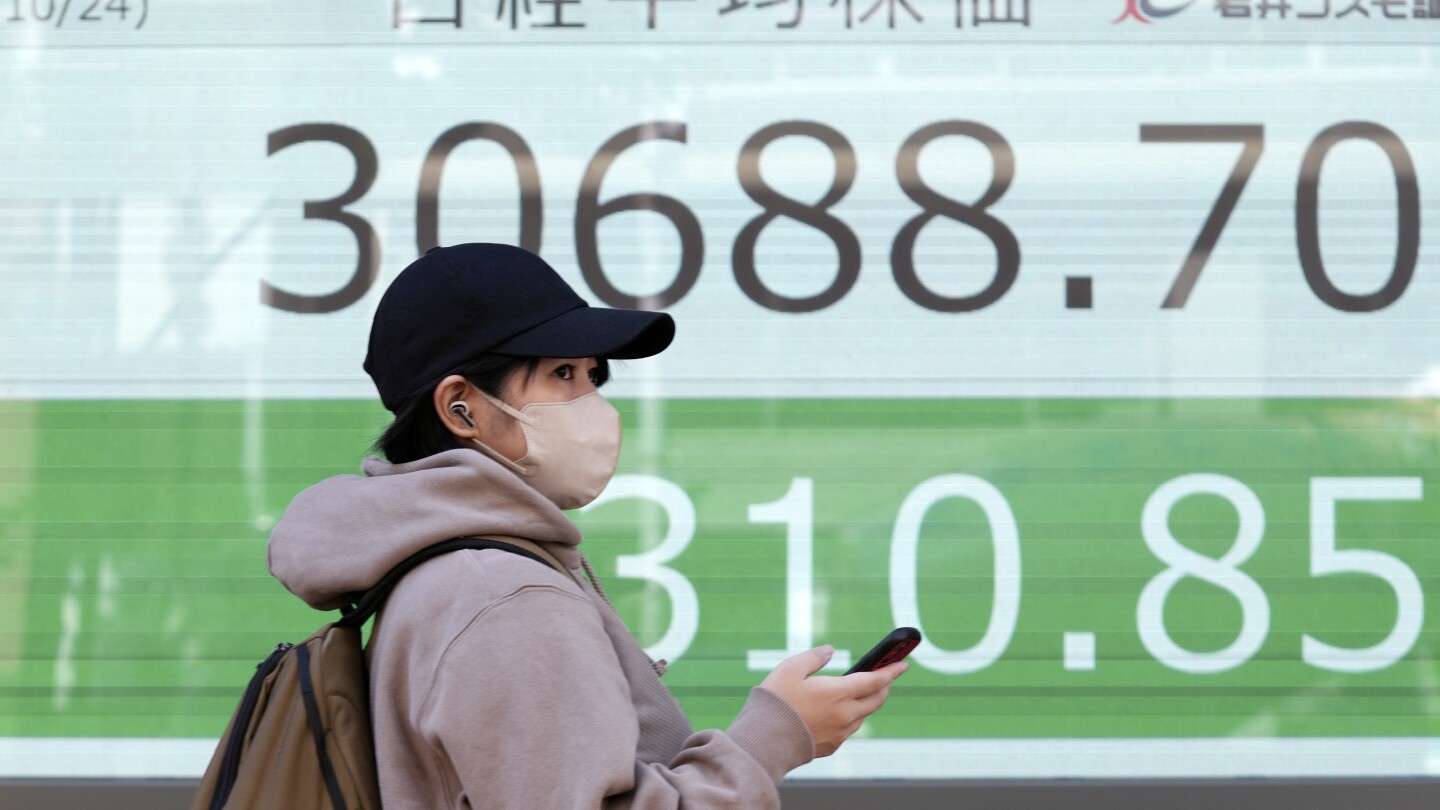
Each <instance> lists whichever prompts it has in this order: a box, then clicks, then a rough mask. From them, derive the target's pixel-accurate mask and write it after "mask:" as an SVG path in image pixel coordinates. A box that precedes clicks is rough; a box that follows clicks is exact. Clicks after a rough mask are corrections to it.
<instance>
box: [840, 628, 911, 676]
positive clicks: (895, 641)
mask: <svg viewBox="0 0 1440 810" xmlns="http://www.w3.org/2000/svg"><path fill="white" fill-rule="evenodd" d="M919 643H920V631H919V630H916V629H915V628H913V627H901V628H897V629H896V630H895V631H894V632H893V633H891V634H890V635H888V636H886V637H885V638H884V640H882V641H881V642H880V643H879V644H876V645H875V646H874V647H872V648H871V649H870V652H867V653H865V655H864V656H862V657H861V658H860V660H859V661H856V662H855V666H853V667H850V669H849V670H847V671H846V672H845V674H846V675H849V674H850V673H852V672H870V671H871V670H876V669H879V668H881V667H883V666H885V665H886V664H893V663H895V662H896V661H899V660H900V659H902V658H904V657H905V656H907V655H909V654H910V651H911V650H913V649H915V647H916V645H918V644H919Z"/></svg>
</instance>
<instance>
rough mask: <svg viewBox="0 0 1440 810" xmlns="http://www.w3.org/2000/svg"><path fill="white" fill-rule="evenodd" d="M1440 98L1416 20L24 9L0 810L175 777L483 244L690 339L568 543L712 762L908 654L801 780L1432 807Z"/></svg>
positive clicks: (122, 6)
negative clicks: (798, 691) (1319, 787)
mask: <svg viewBox="0 0 1440 810" xmlns="http://www.w3.org/2000/svg"><path fill="white" fill-rule="evenodd" d="M1437 68H1440V2H1437V0H1364V1H1363V2H1361V1H1360V0H1293V2H1289V1H1286V2H1280V1H1279V0H1253V1H1251V0H1218V1H1217V0H1192V1H1191V2H1184V0H1048V1H1047V0H1034V2H1028V0H1014V1H1013V2H1011V1H1010V0H998V1H995V0H943V1H942V0H874V1H873V2H872V0H853V2H852V0H833V1H832V2H828V3H827V2H811V3H805V2H804V0H527V2H519V0H487V2H483V3H482V2H475V1H474V0H424V1H423V2H420V1H419V0H399V2H396V0H367V2H341V1H340V0H328V2H309V3H298V4H297V3H282V2H264V1H262V0H230V2H220V1H219V0H188V1H187V2H184V3H180V2H164V0H148V1H147V0H93V2H92V0H4V2H3V3H0V70H3V71H4V75H5V82H4V87H3V90H0V95H3V98H4V99H5V102H6V103H5V104H4V105H3V107H0V123H3V128H0V146H3V153H0V155H3V156H0V166H3V172H0V175H3V178H4V179H3V181H0V233H3V237H4V238H0V274H3V283H0V292H3V294H0V436H3V441H0V777H119V776H171V777H195V776H198V775H199V773H200V772H201V771H202V770H203V769H204V767H205V764H206V763H207V762H208V761H209V758H210V755H211V753H212V752H213V750H214V744H215V739H216V738H217V737H218V735H219V734H220V732H221V731H222V730H223V729H224V726H225V724H226V722H227V720H228V719H229V717H230V714H231V712H232V711H233V710H234V708H235V706H236V704H237V702H238V701H239V698H240V694H241V692H242V690H243V688H244V685H245V683H246V682H247V681H248V679H249V677H250V675H251V674H252V673H253V672H254V665H255V664H256V663H258V662H259V661H260V660H261V659H262V658H264V657H265V655H266V653H267V652H268V651H269V650H270V649H272V648H273V647H274V645H275V644H276V643H277V642H280V641H298V640H299V639H300V638H303V637H304V636H306V635H308V634H309V633H310V632H311V631H312V630H313V629H314V628H316V627H318V626H320V625H321V624H323V623H324V622H326V621H329V620H330V618H331V616H329V615H326V614H321V613H318V612H315V611H313V610H310V609H309V608H307V607H306V606H305V605H304V604H302V603H301V602H300V601H299V600H298V599H297V598H295V597H293V596H291V595H290V594H288V593H287V592H285V591H284V589H283V588H282V587H281V586H280V585H279V583H278V582H276V581H275V580H274V579H273V578H272V577H270V575H269V574H268V572H267V570H266V560H265V543H266V539H267V537H268V534H269V530H270V529H271V527H272V526H273V525H274V523H275V521H276V520H277V519H278V518H279V516H280V515H281V514H282V513H283V512H284V510H285V507H286V505H287V504H288V503H289V502H290V499H291V498H293V497H294V496H295V494H296V493H297V492H299V491H300V490H302V489H303V488H305V487H307V486H309V485H311V484H313V483H316V482H318V481H319V480H321V479H323V478H326V477H328V476H331V475H336V474H340V473H358V472H359V463H360V460H361V459H362V458H363V457H364V456H365V455H366V453H367V448H368V447H369V446H370V444H371V442H372V441H374V439H375V438H376V437H377V436H378V435H379V434H380V432H381V431H383V429H384V428H385V426H386V425H387V424H388V417H389V414H388V413H387V412H386V411H385V410H384V409H383V408H382V407H381V405H380V404H379V402H378V399H377V397H376V394H375V391H374V388H373V386H372V384H371V382H370V380H369V378H368V377H367V376H366V375H365V373H364V371H363V370H362V368H361V361H362V360H363V358H364V355H365V349H366V341H367V338H368V334H369V327H370V319H371V315H372V314H373V312H374V310H375V306H376V304H377V302H378V301H379V298H380V296H381V294H382V293H383V291H384V289H385V286H386V284H387V283H388V282H389V280H391V279H393V278H394V277H395V275H396V274H397V273H398V272H399V271H400V270H401V269H402V268H404V267H405V266H406V265H407V264H409V263H410V262H411V261H413V260H414V258H415V257H416V256H418V255H420V253H422V252H423V251H424V250H426V249H427V248H429V247H432V246H434V245H436V244H447V245H448V244H454V243H459V242H475V241H490V242H506V243H511V244H519V245H522V246H525V247H527V248H529V249H531V250H535V251H537V252H539V253H540V254H541V255H543V256H544V257H545V258H546V259H547V260H548V261H549V262H550V263H551V264H552V265H553V266H554V267H555V268H556V269H557V270H559V271H560V273H561V274H562V276H564V278H565V279H566V280H567V281H568V282H569V283H570V284H571V285H572V286H573V287H574V288H575V289H576V290H577V291H578V292H579V293H580V294H581V295H582V296H583V297H584V298H585V299H586V300H588V301H589V302H590V303H591V304H594V305H598V306H611V307H631V308H646V309H663V310H665V311H667V312H669V313H671V314H672V315H673V316H674V318H675V320H676V322H677V327H678V331H677V337H676V340H675V342H674V344H673V345H672V346H671V347H670V348H669V349H668V350H667V351H666V352H665V353H664V354H661V355H659V356H657V357H654V358H650V359H644V360H634V361H625V362H620V363H616V364H615V367H614V369H613V371H614V381H613V382H612V383H611V384H610V385H609V386H608V387H607V388H606V389H605V394H606V396H607V397H609V398H610V399H611V401H612V402H614V403H615V404H616V406H617V407H618V408H619V409H620V411H621V413H622V415H623V419H624V425H625V440H624V448H623V451H622V455H621V460H620V469H619V472H618V475H617V477H616V478H615V479H614V480H613V481H612V483H611V485H610V487H609V488H608V489H607V490H606V492H605V493H604V494H603V495H602V496H601V498H600V500H598V501H597V502H596V503H595V504H593V505H591V506H589V507H587V508H586V509H584V510H582V511H579V512H576V513H573V516H574V519H575V521H576V523H577V524H579V526H580V527H581V529H582V531H583V533H584V535H585V538H586V539H585V542H584V545H583V546H582V548H583V550H584V551H585V552H586V554H587V555H588V556H589V557H590V558H591V559H592V560H593V561H594V563H595V565H596V568H597V571H598V573H599V575H600V577H601V579H602V582H604V584H605V585H606V586H607V588H608V590H609V591H610V593H611V595H612V597H613V598H614V600H615V603H616V606H617V608H618V610H619V611H620V613H621V615H622V617H624V619H625V620H626V622H627V623H628V624H629V626H630V627H631V629H632V630H633V631H634V633H635V635H636V637H637V639H638V640H639V641H640V643H641V644H642V645H643V646H645V647H646V649H647V651H648V652H649V653H650V654H651V655H652V656H653V657H655V658H666V659H668V660H669V662H670V671H669V673H668V674H667V675H666V676H665V682H666V683H667V684H668V686H669V687H670V689H671V690H672V691H673V693H674V694H675V695H676V697H677V698H678V699H679V701H680V702H681V704H682V706H683V707H684V708H685V710H686V712H687V714H688V715H689V717H690V719H691V722H692V723H693V724H694V725H695V726H696V727H697V728H705V727H716V726H718V727H722V728H723V727H725V726H726V725H728V724H729V723H730V721H731V720H732V719H733V717H734V715H735V713H736V712H737V711H738V710H739V708H740V706H741V705H742V704H743V702H744V699H745V696H746V693H747V692H748V690H749V688H750V687H751V686H753V685H754V684H756V683H758V682H759V680H760V679H761V678H762V677H763V675H764V673H766V672H768V671H769V669H770V668H771V667H773V666H774V664H775V663H776V662H777V661H779V660H780V659H781V658H783V657H785V656H787V655H789V654H792V653H795V652H799V651H801V650H804V649H807V648H809V647H811V646H814V645H817V644H821V643H831V644H834V645H835V646H836V648H837V654H836V656H835V659H834V660H833V661H832V663H831V665H830V669H831V670H832V671H834V672H837V673H838V672H843V671H844V670H845V669H846V668H848V667H849V666H850V664H851V663H853V661H854V660H855V659H856V658H858V657H859V656H860V655H862V654H864V652H865V651H866V650H868V649H869V648H870V647H871V646H872V645H873V644H875V643H876V642H877V641H879V640H880V639H881V638H883V637H884V636H885V634H887V633H888V632H889V631H890V630H892V629H893V628H895V627H898V626H914V627H917V628H920V629H921V630H922V631H923V633H924V636H925V640H924V642H923V643H922V644H921V645H920V646H919V647H918V648H917V649H916V650H915V651H914V653H913V654H912V655H911V656H910V659H909V660H910V661H911V662H912V669H911V672H910V673H909V674H908V675H906V677H905V678H904V679H903V680H902V681H900V682H899V683H898V684H897V685H896V687H895V688H894V690H893V691H892V696H891V698H890V700H889V702H888V704H887V705H886V707H885V708H884V709H883V710H882V711H881V712H879V713H878V714H876V715H874V716H873V717H872V718H871V719H870V720H869V721H867V723H866V724H865V726H864V727H863V728H862V729H861V731H860V732H859V733H858V734H857V735H856V736H855V737H854V738H852V739H851V740H850V741H849V742H847V743H846V744H845V746H843V747H842V748H841V750H840V751H839V753H837V754H836V755H834V756H832V757H829V758H826V759H821V760H817V761H816V762H814V763H812V764H810V765H808V766H805V767H804V768H802V769H800V770H799V771H797V772H796V773H795V776H796V777H797V778H842V777H843V778H1057V777H1067V778H1068V777H1081V778H1083V777H1117V778H1132V777H1139V778H1148V777H1157V778H1162V777H1170V778H1174V777H1277V778H1278V777H1284V778H1291V777H1329V776H1423V775H1436V774H1440V668H1437V664H1436V656H1437V654H1440V616H1437V615H1436V613H1437V609H1440V599H1437V598H1436V597H1435V596H1434V591H1435V584H1436V583H1437V582H1440V545H1437V544H1436V541H1437V539H1440V538H1437V533H1440V491H1437V489H1440V474H1437V470H1440V401H1437V398H1440V328H1437V327H1440V316H1437V312H1440V253H1437V246H1440V217H1437V214H1436V212H1437V211H1440V103H1437V99H1440V69H1437ZM1427 543H1430V544H1431V546H1433V547H1427V546H1426V544H1427Z"/></svg>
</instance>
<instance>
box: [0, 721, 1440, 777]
mask: <svg viewBox="0 0 1440 810" xmlns="http://www.w3.org/2000/svg"><path fill="white" fill-rule="evenodd" d="M862 733H863V732H862ZM215 745H216V740H214V739H205V738H198V739H197V738H144V737H141V738H135V737H130V738H126V737H114V738H108V737H0V779H64V778H74V779H90V778H110V779H117V778H148V779H194V778H197V777H199V776H200V775H201V773H203V771H204V770H205V766H206V765H207V764H208V763H209V762H210V757H211V755H212V754H214V752H215ZM1437 774H1440V738H1434V737H1354V738H1351V737H1306V738H1274V737H1269V738H1253V737H1218V738H1214V737H1204V738H1193V739H1187V738H1125V739H1053V738H1052V739H1029V740H1019V739H974V740H956V739H935V740H926V739H903V740H867V739H853V738H852V739H851V740H850V741H849V742H847V743H846V744H845V746H844V747H843V748H841V749H840V751H839V752H837V753H836V754H834V755H833V756H830V757H827V758H825V759H819V760H816V761H814V762H812V763H810V764H809V765H806V766H804V767H802V768H800V769H798V770H796V771H795V772H794V773H793V774H792V778H795V779H992V778H993V779H1057V778H1060V779H1064V778H1079V779H1087V778H1095V779H1135V778H1139V779H1165V778H1293V777H1416V776H1434V775H1437Z"/></svg>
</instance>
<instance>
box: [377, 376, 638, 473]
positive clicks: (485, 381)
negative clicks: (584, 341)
mask: <svg viewBox="0 0 1440 810" xmlns="http://www.w3.org/2000/svg"><path fill="white" fill-rule="evenodd" d="M539 367H540V358H538V357H511V356H509V355H504V354H485V355H481V356H480V357H477V358H475V359H474V360H471V361H470V362H468V363H466V364H465V365H463V366H461V367H459V368H457V369H455V370H453V371H451V372H449V373H448V374H443V375H441V376H440V379H438V380H436V381H435V382H434V383H433V384H431V385H427V386H425V387H424V388H422V389H420V390H419V391H416V392H415V393H413V394H410V395H409V396H407V397H405V398H404V399H402V400H400V405H399V407H397V408H396V409H395V420H394V421H393V422H391V423H390V426H389V427H387V428H385V432H384V433H382V434H380V437H379V438H377V439H376V440H375V443H374V444H373V445H371V446H370V450H371V452H380V453H383V454H384V455H385V458H386V459H388V460H389V461H390V462H391V463H392V464H404V463H405V462H407V461H415V460H416V459H422V458H425V457H427V456H433V455H435V454H436V453H443V452H445V451H446V450H454V449H456V448H459V447H463V446H464V445H462V444H461V443H460V442H459V440H457V439H456V438H455V434H453V433H451V432H450V430H449V429H448V428H446V427H445V425H444V424H443V423H441V421H440V415H439V414H437V413H435V405H434V394H435V386H436V385H439V384H440V380H443V379H445V378H446V377H448V376H450V374H459V375H460V376H462V377H464V378H465V379H467V380H469V381H470V384H471V385H473V386H475V387H476V388H479V389H480V390H481V391H484V392H485V393H487V394H489V395H490V396H492V397H495V398H496V399H504V391H505V386H506V384H507V383H509V382H510V378H511V376H512V375H513V374H515V373H516V372H518V371H520V370H521V369H524V374H525V376H524V380H525V382H529V381H530V378H531V377H533V376H535V370H536V369H537V368H539ZM609 378H610V365H609V363H608V362H606V361H605V360H604V359H601V360H599V361H598V365H597V367H596V369H595V384H596V385H602V384H604V383H605V382H606V381H607V380H608V379H609Z"/></svg>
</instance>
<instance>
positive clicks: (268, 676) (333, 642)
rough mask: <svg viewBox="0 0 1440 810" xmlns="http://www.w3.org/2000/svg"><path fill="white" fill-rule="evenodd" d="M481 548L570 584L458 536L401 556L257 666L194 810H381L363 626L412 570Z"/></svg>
mask: <svg viewBox="0 0 1440 810" xmlns="http://www.w3.org/2000/svg"><path fill="white" fill-rule="evenodd" d="M522 544H523V546H524V547H522ZM487 548H493V549H497V550H500V551H509V552H512V553H514V554H520V555H523V556H526V557H529V558H531V559H533V560H535V561H536V562H539V563H541V564H544V565H549V566H551V567H552V568H556V569H557V570H559V571H560V572H561V573H562V574H564V575H565V576H567V577H568V576H571V574H570V572H569V571H567V570H565V568H564V567H563V566H561V565H560V563H559V562H558V561H556V560H555V559H554V558H553V557H550V555H549V554H547V553H545V552H544V551H543V550H542V549H540V548H538V547H537V546H535V545H534V544H532V543H529V542H526V541H523V540H515V541H506V540H493V539H480V538H473V537H457V538H454V539H452V540H446V541H444V542H442V543H437V544H436V545H433V546H429V547H428V548H424V549H421V550H420V551H418V552H416V553H415V554H413V555H411V556H410V557H408V558H406V559H405V561H404V562H401V563H400V564H399V565H397V566H395V567H394V568H393V569H391V570H390V572H389V573H387V574H386V575H385V576H384V577H383V578H381V580H380V581H379V582H378V583H377V584H376V585H375V587H373V588H371V589H370V590H368V591H366V592H365V593H364V594H363V595H362V596H361V597H360V599H359V600H358V601H356V602H355V604H354V605H352V606H351V607H350V608H349V609H346V610H342V611H341V612H342V613H343V616H342V617H341V618H340V619H338V620H337V621H334V622H331V623H330V624H327V625H325V626H324V627H322V628H320V629H319V630H316V631H315V634H314V635H312V636H310V637H309V638H307V639H305V640H304V641H302V642H300V643H299V644H281V645H279V646H277V647H276V648H275V651H274V652H272V653H270V656H269V657H268V658H266V659H265V660H264V661H262V662H261V663H260V665H259V666H258V667H257V668H256V669H257V671H256V673H255V677H253V678H251V679H250V685H249V686H247V687H246V688H245V695H244V697H242V698H241V699H240V706H239V707H238V708H237V709H236V710H235V714H234V716H233V717H231V719H230V725H229V726H227V727H226V729H225V734H224V735H223V736H222V737H221V738H220V744H219V746H217V747H216V749H215V756H214V757H213V758H211V760H210V766H209V767H208V768H206V769H205V776H204V778H203V779H201V781H200V791H199V793H197V794H196V796H195V801H194V802H193V803H191V805H190V807H191V810H280V809H281V808H284V809H285V810H309V809H310V808H314V809H315V810H379V807H380V786H379V782H378V780H377V778H376V770H375V741H374V736H373V734H372V733H371V729H370V683H369V681H370V678H369V673H368V672H367V671H366V667H365V652H364V649H363V647H362V645H361V643H360V627H361V626H362V625H363V624H365V621H366V620H367V619H369V618H370V616H372V615H374V613H375V612H376V611H377V610H379V608H380V605H381V604H382V603H383V602H384V601H385V597H386V596H387V595H388V594H389V593H390V589H391V588H392V587H394V585H395V583H396V582H398V581H399V580H400V578H401V577H402V576H404V575H405V574H406V572H408V571H409V570H410V569H412V568H414V567H415V566H417V565H419V564H420V563H422V562H425V561H426V560H428V559H430V558H431V557H435V556H438V555H440V554H448V553H450V552H452V551H459V550H461V549H487ZM542 555H543V556H542ZM547 557H548V558H549V559H548V560H547V559H545V558H547Z"/></svg>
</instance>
